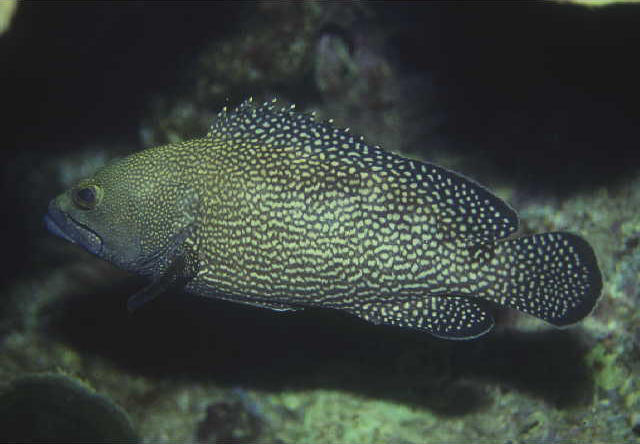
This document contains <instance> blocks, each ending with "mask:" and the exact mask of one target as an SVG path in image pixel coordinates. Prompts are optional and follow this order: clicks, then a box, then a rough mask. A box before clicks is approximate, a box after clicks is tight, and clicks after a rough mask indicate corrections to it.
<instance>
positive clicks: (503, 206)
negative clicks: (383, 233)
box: [209, 99, 519, 246]
mask: <svg viewBox="0 0 640 444" xmlns="http://www.w3.org/2000/svg"><path fill="white" fill-rule="evenodd" d="M294 108H295V107H278V106H276V100H275V99H274V100H272V101H270V102H264V103H263V104H261V105H256V104H255V103H254V101H253V100H251V99H249V100H246V101H244V102H243V103H242V104H240V105H239V106H238V107H236V108H234V109H233V110H232V111H228V110H227V109H226V108H223V110H222V111H221V112H220V113H219V114H218V118H217V119H216V121H215V122H214V124H213V126H212V127H211V131H210V133H209V135H210V137H211V138H213V139H217V140H220V141H223V142H224V143H225V144H226V145H227V146H233V147H234V148H238V147H243V148H244V149H249V150H251V149H256V150H261V151H265V150H273V151H278V150H288V151H291V150H294V151H298V152H299V153H300V157H301V158H307V159H309V158H313V159H314V160H317V161H324V162H329V163H334V162H340V163H341V164H343V165H344V164H348V165H349V168H350V170H352V171H354V173H355V174H361V175H362V176H363V179H365V178H368V177H371V178H374V179H377V181H378V183H380V182H381V181H388V182H397V183H400V184H401V185H403V189H405V188H406V189H409V190H410V192H411V193H412V195H413V197H414V198H416V199H419V200H420V201H422V202H423V204H422V205H424V206H428V207H430V208H432V209H433V210H434V211H432V213H433V214H437V223H438V224H439V225H441V230H440V231H441V232H443V233H452V235H454V236H455V237H456V238H457V239H459V240H461V241H462V242H463V244H464V245H467V246H474V245H476V244H478V243H486V242H491V241H494V240H496V239H502V238H505V237H508V236H509V235H510V234H512V233H514V232H515V231H516V230H517V229H518V225H519V220H518V216H517V214H516V212H515V211H514V210H513V209H512V208H511V207H510V206H509V205H508V204H507V203H506V202H504V201H503V200H502V199H500V198H499V197H497V196H495V195H494V194H492V193H491V192H490V191H488V190H487V189H486V188H484V187H483V186H481V185H479V184H478V183H476V182H474V181H473V180H471V179H468V178H466V177H464V176H462V175H460V174H457V173H454V172H453V171H449V170H447V169H445V168H442V167H439V166H436V165H433V164H430V163H427V162H421V161H418V160H411V159H407V158H404V157H402V156H399V155H396V154H393V153H390V152H387V151H384V150H382V149H381V148H379V147H377V146H371V145H368V144H367V143H366V142H365V141H364V139H363V138H362V137H360V136H357V135H354V134H352V133H351V132H348V131H347V130H345V129H341V128H336V127H334V126H333V125H331V124H330V123H329V122H320V121H317V120H316V119H315V117H314V116H313V115H311V114H305V113H300V112H297V111H295V109H294Z"/></svg>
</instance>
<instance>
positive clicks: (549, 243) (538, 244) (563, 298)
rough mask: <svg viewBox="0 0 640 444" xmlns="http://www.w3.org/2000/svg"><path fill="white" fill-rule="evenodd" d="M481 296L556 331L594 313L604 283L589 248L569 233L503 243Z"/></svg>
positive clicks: (529, 237) (489, 265)
mask: <svg viewBox="0 0 640 444" xmlns="http://www.w3.org/2000/svg"><path fill="white" fill-rule="evenodd" d="M487 267H488V270H487V273H488V274H487V275H486V276H485V278H487V280H488V281H489V282H490V283H491V284H490V285H489V286H487V287H486V289H485V291H483V294H482V296H483V297H485V298H487V299H489V300H492V301H494V302H496V303H497V304H499V305H502V306H506V307H511V308H515V309H517V310H520V311H522V312H525V313H528V314H530V315H533V316H536V317H538V318H540V319H543V320H545V321H547V322H549V323H551V324H554V325H556V326H566V325H570V324H573V323H576V322H578V321H580V320H582V319H583V318H584V317H585V316H587V315H588V314H589V313H591V311H592V310H593V307H594V306H595V304H596V302H597V300H598V298H599V297H600V293H601V290H602V277H601V274H600V269H599V268H598V263H597V260H596V256H595V254H594V252H593V249H592V248H591V246H590V245H589V244H588V243H587V241H585V240H584V239H582V238H581V237H579V236H576V235H575V234H571V233H563V232H558V233H543V234H536V235H533V236H525V237H521V238H518V239H511V240H506V241H503V242H499V243H498V244H497V246H496V250H495V256H494V258H493V259H492V260H491V264H487Z"/></svg>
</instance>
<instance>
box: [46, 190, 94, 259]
mask: <svg viewBox="0 0 640 444" xmlns="http://www.w3.org/2000/svg"><path fill="white" fill-rule="evenodd" d="M44 224H45V227H46V228H47V230H49V232H50V233H51V234H54V235H56V236H58V237H60V238H62V239H64V240H66V241H69V242H71V243H73V244H77V245H80V246H81V247H82V248H84V249H85V250H87V251H88V252H89V253H92V254H95V255H99V254H100V252H101V251H102V239H101V238H100V236H98V235H97V234H96V233H95V232H94V231H93V230H91V229H90V228H89V227H87V226H86V225H84V224H82V223H81V222H78V221H77V220H75V219H74V218H73V217H71V216H70V215H69V214H66V213H64V212H63V211H61V210H60V209H59V208H58V207H57V205H56V204H55V199H54V200H52V201H51V202H50V203H49V209H48V212H47V214H45V216H44Z"/></svg>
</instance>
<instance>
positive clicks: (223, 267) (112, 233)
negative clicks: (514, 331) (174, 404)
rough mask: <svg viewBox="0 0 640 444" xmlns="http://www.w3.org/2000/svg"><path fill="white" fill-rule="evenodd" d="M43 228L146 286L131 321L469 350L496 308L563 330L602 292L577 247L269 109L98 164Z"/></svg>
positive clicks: (448, 182)
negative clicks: (179, 301)
mask: <svg viewBox="0 0 640 444" xmlns="http://www.w3.org/2000/svg"><path fill="white" fill-rule="evenodd" d="M44 221H45V225H46V227H47V228H48V229H49V231H50V232H51V233H53V234H54V235H57V236H59V237H61V238H63V239H65V240H67V241H70V242H72V243H74V244H77V245H79V246H80V247H82V248H84V249H85V250H87V251H89V252H90V253H92V254H94V255H96V256H98V257H99V258H101V259H103V260H106V261H108V262H110V263H112V264H113V265H115V266H117V267H120V268H122V269H124V270H127V271H129V272H132V273H136V274H139V275H142V276H145V277H147V278H148V279H149V284H148V285H146V286H145V287H144V288H142V289H141V290H140V291H138V292H137V293H135V294H134V295H132V296H131V297H130V298H129V300H128V303H127V305H128V308H129V309H130V310H135V309H137V308H138V307H140V306H141V305H143V304H145V303H147V302H149V301H151V300H153V299H154V298H156V297H157V296H158V295H161V294H163V293H165V292H167V291H177V290H180V291H184V292H186V293H191V294H195V295H200V296H205V297H212V298H219V299H224V300H229V301H234V302H237V303H243V304H248V305H252V306H257V307H262V308H266V309H271V310H277V311H295V310H301V309H304V308H307V307H320V308H327V309H333V310H340V311H344V312H347V313H350V314H352V315H354V316H356V317H359V318H362V319H364V320H366V321H369V322H371V323H374V324H384V325H392V326H398V327H407V328H413V329H418V330H422V331H426V332H428V333H430V334H432V335H434V336H436V337H439V338H447V339H472V338H477V337H479V336H482V335H484V334H485V333H487V332H488V331H489V330H491V329H492V327H493V325H494V323H495V320H494V317H493V313H494V311H495V308H496V307H506V308H511V309H515V310H518V311H520V312H524V313H526V314H528V315H532V316H534V317H537V318H539V319H542V320H544V321H546V322H547V323H549V324H551V325H554V326H557V327H564V326H568V325H571V324H575V323H577V322H578V321H580V320H582V319H583V318H584V317H586V316H587V315H588V314H589V313H590V312H591V311H592V310H593V308H594V306H595V304H596V302H597V300H598V299H599V297H600V294H601V290H602V277H601V273H600V269H599V267H598V262H597V259H596V255H595V253H594V251H593V248H592V247H591V246H590V245H589V243H588V242H587V241H586V240H584V239H583V238H582V237H580V236H578V235H576V234H572V233H569V232H548V233H541V234H533V235H525V236H518V235H516V232H517V231H518V228H519V218H518V215H517V213H516V212H515V210H514V209H513V208H512V207H511V206H510V205H509V204H507V203H506V202H505V201H504V200H502V199H500V198H499V197H497V196H496V195H495V194H493V193H492V192H490V191H489V190H487V189H486V188H485V187H483V186H481V185H480V184H478V183H476V182H475V181H473V180H471V179H469V178H467V177H465V176H463V175H461V174H458V173H456V172H454V171H450V170H448V169H446V168H443V167H441V166H437V165H434V164H432V163H428V162H423V161H418V160H412V159H408V158H405V157H403V156H400V155H398V154H395V153H391V152H388V151H385V150H383V149H382V148H380V147H378V146H372V145H370V144H367V143H366V142H365V140H364V138H362V137H358V136H355V135H353V134H352V133H351V132H350V131H349V130H348V129H341V128H338V127H336V126H334V124H333V123H332V122H331V121H320V120H318V119H316V117H315V115H313V114H308V113H302V112H298V111H297V110H296V109H295V106H291V107H288V106H280V105H279V104H278V103H276V102H275V101H270V102H265V103H261V104H258V103H256V102H254V101H253V100H251V99H249V100H246V101H244V102H242V103H241V104H240V105H238V106H236V107H235V108H233V109H228V108H227V107H225V108H223V109H222V111H220V112H219V113H218V115H217V117H216V118H215V120H214V123H213V125H212V126H211V129H210V131H209V132H208V133H207V134H206V136H205V137H202V138H197V139H193V140H187V141H183V142H180V143H173V144H168V145H162V146H157V147H152V148H148V149H144V150H142V151H138V152H135V153H133V154H131V155H129V156H126V157H123V158H119V159H116V160H114V161H112V162H111V163H108V164H106V165H105V166H104V167H102V168H101V169H99V170H98V171H97V172H96V173H95V174H94V175H93V176H91V177H88V178H85V179H82V180H80V181H78V182H77V183H76V184H75V185H73V186H72V187H71V188H70V189H69V190H67V191H65V192H63V193H62V194H60V195H59V196H57V197H55V198H54V199H53V200H52V201H51V202H50V204H49V207H48V211H47V214H46V216H45V218H44Z"/></svg>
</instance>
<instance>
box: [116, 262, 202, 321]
mask: <svg viewBox="0 0 640 444" xmlns="http://www.w3.org/2000/svg"><path fill="white" fill-rule="evenodd" d="M189 268H190V267H188V264H187V258H186V255H185V254H178V255H176V256H175V257H174V258H173V261H172V262H171V264H170V265H169V267H167V270H166V271H165V272H164V273H163V274H162V275H160V276H159V277H157V278H156V279H154V280H153V281H151V283H150V284H149V285H147V286H146V287H144V288H143V289H142V290H140V291H138V292H137V293H135V294H133V295H132V296H131V297H129V300H128V301H127V309H128V310H129V312H130V313H131V312H133V311H135V310H137V309H138V308H140V307H142V306H143V305H144V304H146V303H147V302H149V301H151V300H153V299H155V298H157V297H158V296H160V295H161V294H163V293H165V292H167V291H169V290H172V291H174V290H177V291H180V290H181V289H182V288H184V286H185V285H187V283H188V282H189V281H190V280H191V279H192V278H193V276H194V273H193V272H190V271H189Z"/></svg>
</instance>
